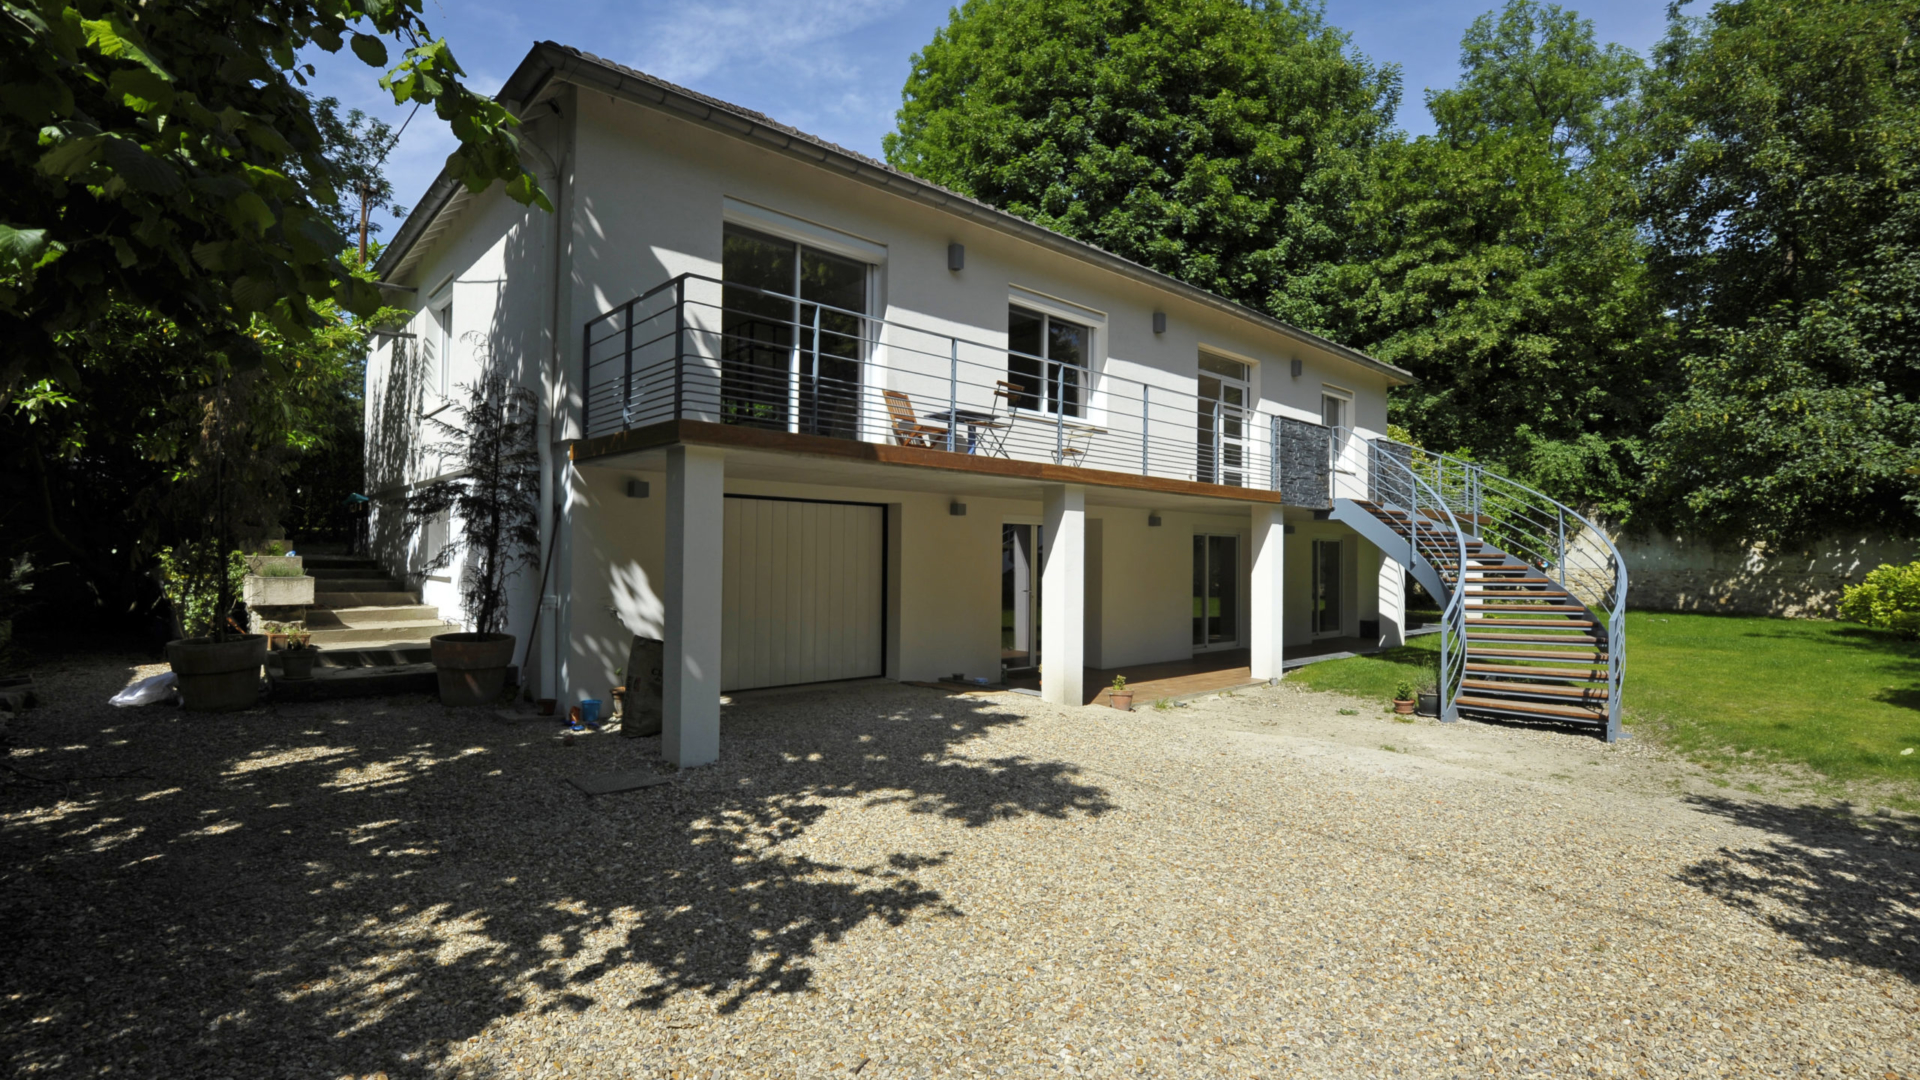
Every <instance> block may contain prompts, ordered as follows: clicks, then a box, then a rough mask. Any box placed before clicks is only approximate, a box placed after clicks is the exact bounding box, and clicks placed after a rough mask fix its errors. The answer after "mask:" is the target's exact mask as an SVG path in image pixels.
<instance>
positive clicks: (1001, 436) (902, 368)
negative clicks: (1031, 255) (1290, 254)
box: [582, 274, 1349, 508]
mask: <svg viewBox="0 0 1920 1080" xmlns="http://www.w3.org/2000/svg"><path fill="white" fill-rule="evenodd" d="M1106 366H1107V367H1109V368H1111V367H1116V366H1122V365H1120V364H1118V363H1117V362H1109V363H1108V365H1106ZM1125 366H1128V367H1131V366H1132V365H1125ZM1138 370H1139V373H1140V374H1141V375H1143V376H1145V377H1146V379H1148V380H1152V381H1143V380H1142V379H1139V378H1129V377H1126V376H1122V375H1120V374H1117V373H1116V372H1114V371H1110V370H1100V369H1094V368H1088V367H1085V366H1081V365H1078V364H1074V363H1067V362H1062V361H1060V360H1058V359H1050V358H1048V357H1046V356H1040V355H1036V354H1033V353H1028V352H1021V351H1016V350H1009V349H1008V348H1007V347H1006V345H1005V344H1004V343H990V342H983V341H978V340H973V339H969V338H966V337H962V336H958V335H955V334H952V333H946V332H942V331H940V330H936V329H929V328H926V327H919V326H913V325H909V324H906V323H901V322H896V321H893V320H889V319H881V318H877V317H874V316H871V315H866V314H863V313H861V312H857V311H849V310H845V309H842V308H836V307H832V306H829V305H826V304H820V303H814V302H812V301H808V300H804V299H802V298H799V297H794V296H788V295H783V294H779V293H773V292H768V291H766V290H764V289H759V288H754V287H751V286H745V285H739V284H735V283H731V282H722V281H719V280H717V279H714V278H710V277H704V276H701V275H697V274H684V275H681V276H680V277H676V278H673V279H671V280H669V281H666V282H663V283H662V284H660V285H658V286H656V287H654V288H652V289H650V290H648V291H647V292H646V293H644V294H642V295H640V296H638V297H636V298H634V299H633V300H630V301H628V302H627V303H625V304H622V305H620V306H619V307H617V308H615V309H613V310H612V311H609V312H607V313H606V314H604V315H601V316H599V317H598V318H595V319H593V320H592V321H590V322H588V323H587V324H586V327H585V333H584V353H583V371H582V376H583V378H582V386H583V387H584V395H585V433H586V436H587V438H588V439H589V440H594V439H601V438H604V437H607V436H614V435H618V434H620V433H622V432H630V431H637V430H643V429H647V428H650V427H653V426H655V425H660V424H665V423H669V422H673V421H683V422H684V421H693V422H700V423H708V424H723V425H732V426H737V427H742V428H749V429H757V430H759V431H763V432H767V433H769V434H780V435H788V436H800V437H810V438H821V439H831V440H847V441H854V442H862V443H870V444H878V445H884V446H896V447H911V448H915V449H917V450H921V451H926V452H928V453H929V454H938V455H946V454H952V455H964V456H965V457H966V458H967V459H968V460H966V461H960V460H957V459H956V460H954V461H953V462H952V466H953V467H961V468H964V467H967V466H968V465H979V466H982V467H988V466H991V465H992V464H993V463H995V462H998V461H1004V462H1025V463H1030V464H1037V465H1046V466H1053V467H1056V468H1059V469H1072V470H1079V471H1084V472H1085V474H1086V482H1087V483H1089V484H1100V483H1103V482H1105V481H1103V479H1102V476H1101V474H1107V476H1108V478H1109V479H1112V478H1113V477H1114V476H1115V474H1117V475H1118V476H1123V477H1145V478H1151V479H1158V480H1166V481H1178V482H1184V483H1188V484H1198V485H1207V486H1211V487H1215V488H1220V489H1233V488H1239V489H1258V490H1262V491H1266V492H1277V493H1279V495H1280V501H1281V502H1283V503H1284V504H1286V505H1290V506H1302V507H1314V508H1325V507H1328V506H1330V505H1331V485H1332V481H1333V479H1334V477H1335V476H1336V474H1337V472H1338V471H1339V470H1337V469H1335V468H1334V459H1335V456H1336V455H1340V456H1341V457H1342V458H1344V456H1346V455H1345V449H1346V448H1345V444H1346V443H1347V442H1348V441H1349V440H1345V439H1338V440H1337V439H1336V438H1335V437H1334V434H1333V432H1332V431H1331V430H1330V429H1328V428H1327V427H1325V426H1323V425H1320V424H1316V423H1312V422H1309V421H1304V420H1299V419H1295V418H1292V417H1286V416H1280V415H1277V414H1272V413H1263V412H1260V411H1259V410H1258V409H1257V408H1250V407H1248V406H1247V405H1245V404H1243V403H1240V402H1236V401H1230V400H1215V399H1210V398H1206V397H1202V396H1200V395H1199V394H1197V393H1195V392H1194V389H1193V387H1194V382H1193V380H1191V379H1184V380H1183V379H1181V378H1180V377H1179V376H1176V375H1173V374H1171V373H1164V372H1156V371H1153V370H1152V369H1149V368H1140V369H1138ZM921 460H925V461H929V462H931V461H934V460H936V459H932V458H922V459H921ZM1056 475H1058V474H1056ZM1216 494H1219V495H1230V494H1231V492H1230V491H1227V490H1221V491H1218V492H1216Z"/></svg>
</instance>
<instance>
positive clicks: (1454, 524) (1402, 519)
mask: <svg viewBox="0 0 1920 1080" xmlns="http://www.w3.org/2000/svg"><path fill="white" fill-rule="evenodd" d="M1333 444H1334V447H1335V451H1334V454H1335V474H1336V476H1338V474H1339V472H1340V471H1341V470H1340V467H1341V465H1343V464H1346V463H1347V462H1348V460H1349V459H1350V458H1351V457H1352V456H1353V455H1352V454H1351V453H1350V451H1349V452H1345V453H1343V450H1346V449H1347V448H1350V447H1352V445H1353V440H1352V438H1351V433H1350V432H1347V431H1346V430H1345V429H1341V430H1340V431H1337V432H1336V433H1335V438H1334V440H1333ZM1365 456H1366V494H1367V501H1366V503H1365V504H1364V507H1365V509H1366V514H1365V517H1364V519H1363V520H1365V521H1366V522H1367V523H1368V525H1369V526H1370V527H1369V528H1367V529H1363V530H1362V531H1363V532H1366V533H1368V534H1369V536H1370V538H1371V539H1374V542H1375V544H1376V546H1379V547H1380V548H1381V550H1383V551H1386V552H1388V553H1389V554H1390V555H1391V556H1392V557H1393V558H1394V559H1396V560H1398V561H1399V562H1400V564H1401V565H1402V566H1405V567H1406V568H1407V569H1408V570H1409V571H1411V572H1412V573H1413V575H1414V577H1415V578H1416V579H1417V580H1419V581H1420V583H1421V584H1422V585H1423V586H1425V587H1426V589H1427V591H1428V592H1430V593H1432V594H1433V595H1434V596H1435V597H1436V598H1438V599H1439V600H1440V603H1441V605H1442V607H1441V614H1440V672H1439V677H1438V679H1437V680H1436V683H1437V686H1438V689H1439V692H1440V718H1441V719H1442V720H1444V721H1447V722H1452V721H1454V720H1456V719H1458V718H1459V698H1460V692H1461V689H1462V687H1463V684H1464V683H1465V680H1466V668H1467V636H1466V635H1467V609H1466V599H1467V593H1466V590H1464V589H1462V588H1459V587H1458V584H1457V583H1458V582H1459V580H1460V575H1461V574H1462V573H1464V572H1465V570H1466V568H1467V566H1468V561H1467V560H1468V555H1467V537H1466V532H1465V531H1464V530H1463V529H1462V528H1461V527H1460V523H1459V522H1458V521H1457V520H1455V518H1454V515H1453V512H1452V510H1451V509H1450V508H1449V507H1448V506H1447V504H1446V500H1445V499H1444V498H1442V497H1441V495H1440V493H1439V492H1438V491H1436V490H1435V489H1434V487H1433V485H1432V483H1431V482H1430V480H1429V478H1428V477H1427V476H1426V475H1423V474H1422V472H1421V471H1420V470H1419V469H1417V468H1415V467H1414V465H1413V463H1412V462H1411V461H1409V460H1407V459H1405V458H1404V457H1401V456H1399V455H1395V454H1391V453H1382V452H1381V450H1380V448H1379V447H1377V446H1374V445H1372V444H1371V443H1368V444H1366V455H1365ZM1337 494H1338V492H1336V495H1337ZM1356 494H1357V492H1356ZM1336 516H1338V515H1337V514H1336Z"/></svg>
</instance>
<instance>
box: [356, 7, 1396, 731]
mask: <svg viewBox="0 0 1920 1080" xmlns="http://www.w3.org/2000/svg"><path fill="white" fill-rule="evenodd" d="M500 97H501V99H502V100H503V101H505V102H506V103H507V104H508V105H509V107H510V108H512V109H513V111H514V112H515V113H516V114H517V115H519V116H520V117H521V118H522V120H523V123H524V127H523V129H522V134H523V138H524V141H525V145H526V151H527V163H528V166H529V168H530V169H531V170H533V171H534V172H535V173H536V174H537V175H538V177H539V179H540V182H541V184H542V185H543V186H544V187H545V189H546V191H547V192H548V193H549V194H550V196H551V197H552V199H553V202H554V205H555V212H554V213H551V214H549V213H546V212H544V211H541V210H538V209H529V208H526V207H522V206H520V205H518V204H516V203H514V202H512V201H511V200H509V199H507V198H506V197H505V196H504V195H503V194H501V193H500V191H499V189H498V188H497V187H496V188H494V189H492V190H489V191H487V192H485V193H482V194H480V195H477V196H475V195H470V194H468V193H467V192H466V191H465V190H464V189H463V188H461V187H460V186H459V185H458V184H457V183H455V182H454V181H452V180H451V179H449V178H446V177H443V178H442V179H441V181H440V182H439V183H437V184H436V185H435V186H434V187H433V188H432V190H430V191H429V192H428V193H427V194H426V196H425V197H424V198H422V199H421V200H420V202H419V205H418V206H417V207H416V208H415V209H414V211H413V213H412V214H411V216H410V217H409V218H408V219H407V221H406V222H405V224H404V226H403V227H402V228H401V229H400V230H399V232H398V233H397V235H396V236H395V237H394V240H393V242H392V243H391V244H390V245H389V246H388V247H387V248H386V249H385V251H384V252H383V254H382V256H381V259H380V262H379V264H378V272H379V275H380V277H381V279H382V280H383V281H385V282H387V283H389V285H390V287H391V291H390V293H389V296H390V298H391V299H392V300H393V301H395V302H399V303H408V302H411V303H412V304H413V305H414V306H415V307H416V310H417V314H416V315H415V317H414V319H413V321H412V323H411V324H410V325H409V326H408V327H406V328H405V329H406V333H405V334H404V335H402V336H399V337H396V338H390V339H387V340H386V341H384V342H383V343H382V344H381V345H380V346H379V347H378V348H377V349H376V351H375V352H374V354H373V356H372V357H371V359H370V362H369V365H368V373H367V423H368V447H369V450H368V479H367V483H368V485H369V488H368V490H369V492H370V493H371V494H372V495H373V496H374V497H375V499H376V520H375V527H374V534H375V539H376V548H375V550H376V553H377V554H379V555H380V556H381V557H382V558H383V559H384V560H385V561H386V562H387V563H388V564H389V566H390V568H392V569H395V570H397V571H402V572H404V571H406V570H408V569H409V568H410V567H413V566H417V565H418V561H419V559H420V556H421V554H422V552H423V551H424V550H425V549H426V548H427V547H429V546H431V545H432V544H433V543H435V542H437V536H435V535H429V534H434V533H437V532H438V531H439V530H440V529H444V528H446V527H447V526H446V525H444V524H436V525H435V526H433V527H431V528H429V529H426V530H423V531H422V534H420V535H416V533H415V531H414V530H412V529H411V528H410V527H409V526H408V524H407V522H406V521H405V518H404V515H403V514H402V513H400V511H399V508H398V502H397V501H396V500H397V498H398V497H399V496H402V495H404V494H405V493H406V492H407V491H408V490H411V489H412V488H414V487H416V486H418V485H419V484H421V483H422V482H425V481H428V480H431V479H433V478H434V476H435V475H437V474H438V472H439V470H440V468H441V466H440V463H439V459H438V458H436V457H434V456H433V455H431V454H430V453H427V452H426V449H425V444H424V441H423V437H422V432H421V424H422V421H421V417H422V415H423V414H426V413H431V412H433V411H434V410H435V409H436V408H439V407H440V406H441V405H442V404H443V403H444V402H445V401H446V399H447V398H448V396H449V395H454V394H457V393H458V392H459V387H460V386H461V385H462V384H464V383H468V382H471V381H472V380H473V379H474V378H475V377H476V376H478V375H479V374H480V373H481V372H482V371H483V370H488V369H491V370H494V371H498V372H501V373H504V374H505V375H507V376H508V377H509V378H511V379H513V380H515V381H517V382H518V383H520V384H521V385H524V386H525V387H527V388H529V389H530V390H532V391H533V392H534V393H536V394H537V395H538V397H539V400H540V401H541V402H542V405H543V408H544V411H545V414H544V416H543V419H542V450H543V452H544V454H545V459H544V460H545V475H544V480H543V490H542V492H541V499H542V518H541V521H542V530H541V531H542V535H543V538H544V540H543V548H542V550H541V551H540V552H538V553H537V560H536V568H535V570H534V571H532V572H530V573H526V574H523V575H522V576H521V577H520V578H519V579H517V580H516V583H515V585H516V593H515V596H514V598H513V603H512V614H511V627H510V629H511V630H512V631H513V632H514V633H516V634H518V635H520V637H521V641H522V644H523V654H524V657H525V659H524V666H523V681H526V680H530V681H531V682H532V683H533V684H534V686H535V687H536V688H537V694H538V696H542V697H557V698H560V699H562V700H563V701H572V700H578V699H581V698H585V697H596V696H603V695H604V692H605V691H606V689H607V688H608V687H609V686H611V685H613V684H614V683H617V682H619V681H620V678H619V676H618V675H617V674H616V669H618V668H619V667H620V666H621V665H622V664H624V663H625V661H626V657H627V652H628V647H629V642H630V640H631V638H632V636H633V635H636V634H638V635H643V636H647V637H653V638H659V639H661V640H662V641H663V642H664V643H665V655H666V664H665V698H666V700H665V708H666V729H665V734H664V751H665V753H666V755H667V756H668V758H669V759H671V760H675V761H677V762H679V763H680V764H683V765H692V764H699V763H701V762H704V761H710V760H712V759H713V758H714V757H715V755H716V754H717V753H718V746H719V717H720V699H721V695H722V694H723V693H726V692H730V691H736V690H746V689H750V688H756V687H771V686H786V685H794V684H803V683H815V682H828V681H836V680H847V679H856V678H870V677H885V678H888V679H900V680H927V679H935V678H948V677H951V676H952V675H955V674H959V675H962V676H964V677H967V678H969V679H977V678H985V679H987V680H989V681H993V682H998V681H1000V680H1001V679H1002V678H1003V677H1005V676H1007V675H1008V674H1009V673H1015V674H1018V673H1020V672H1023V671H1030V670H1031V669H1035V668H1037V669H1038V672H1039V677H1040V687H1041V692H1042V694H1043V696H1045V697H1046V698H1048V699H1050V700H1053V701H1057V702H1062V703H1069V704H1076V705H1077V704H1080V703H1081V702H1083V701H1084V700H1085V699H1086V694H1087V692H1088V689H1089V688H1088V687H1086V686H1085V685H1084V676H1083V672H1085V671H1087V670H1089V669H1124V668H1126V667H1127V666H1128V665H1139V664H1147V663H1153V662H1158V661H1168V660H1179V659H1185V658H1190V657H1193V656H1195V655H1196V654H1199V653H1202V652H1206V651H1209V650H1244V651H1245V653H1246V654H1247V655H1248V657H1249V660H1248V663H1249V665H1250V667H1251V669H1252V676H1253V677H1254V678H1272V677H1278V676H1279V675H1280V672H1281V663H1282V656H1283V653H1284V652H1285V651H1286V650H1288V649H1296V648H1301V647H1303V646H1307V645H1310V644H1311V643H1313V642H1314V641H1315V640H1316V639H1319V638H1325V637H1345V638H1360V637H1362V635H1363V633H1364V637H1365V639H1366V641H1367V642H1368V643H1369V644H1394V643H1397V642H1398V641H1399V639H1400V636H1401V633H1402V622H1403V619H1402V596H1403V576H1402V574H1403V571H1402V568H1401V566H1400V565H1399V563H1397V562H1395V561H1393V560H1392V559H1389V558H1386V557H1384V555H1383V552H1382V551H1381V549H1379V548H1377V547H1376V546H1375V545H1374V544H1373V543H1370V542H1369V541H1368V540H1367V539H1365V538H1363V537H1362V535H1360V534H1359V533H1357V532H1355V531H1354V530H1353V529H1351V528H1349V527H1348V526H1347V525H1345V524H1342V523H1340V522H1339V521H1335V520H1330V519H1329V517H1328V511H1329V508H1330V505H1331V499H1330V494H1329V492H1330V486H1331V485H1332V484H1333V483H1334V482H1335V481H1336V480H1337V474H1338V473H1339V472H1340V471H1341V470H1342V468H1343V461H1344V460H1345V457H1346V456H1347V455H1350V454H1352V453H1354V450H1353V447H1354V446H1355V445H1357V444H1359V443H1360V442H1361V441H1363V440H1365V439H1367V438H1368V437H1370V436H1372V435H1374V434H1382V433H1384V432H1385V429H1386V416H1387V392H1388V390H1389V389H1390V388H1392V387H1394V386H1397V385H1402V384H1405V383H1407V382H1409V381H1410V376H1409V375H1408V373H1407V372H1405V371H1403V370H1401V369H1398V368H1395V367H1392V366H1390V365H1388V364H1384V363H1381V362H1380V361H1377V360H1374V359H1372V358H1370V357H1368V356H1365V355H1363V354H1361V353H1359V352H1356V351H1354V350H1352V349H1348V348H1345V347H1343V346H1341V345H1339V344H1337V343H1335V342H1331V341H1327V340H1324V339H1322V338H1319V337H1316V336H1314V335H1313V334H1309V333H1305V332H1303V331H1300V330H1298V329H1295V328H1293V327H1291V326H1287V325H1285V324H1283V323H1280V322H1278V321H1275V320H1274V319H1272V318H1269V317H1267V316H1265V315H1263V314H1261V313H1259V312H1257V311H1253V310H1251V309H1248V308H1245V307H1242V306H1239V305H1237V304H1234V303H1231V302H1228V301H1226V300H1223V299H1221V298H1219V297H1217V296H1214V295H1212V294H1210V293H1207V292H1204V291H1201V290H1199V289H1196V288H1193V287H1191V286H1188V285H1185V284H1182V283H1181V282H1179V281H1176V280H1174V279H1173V278H1170V277H1167V276H1165V275H1162V274H1159V273H1157V272H1155V271H1153V270H1149V269H1147V268H1145V267H1142V266H1140V265H1138V264H1135V263H1133V262H1130V261H1128V260H1126V259H1123V258H1120V257H1118V256H1115V255H1112V254H1109V253H1107V252H1105V251H1102V250H1100V249H1098V248H1095V247H1092V246H1089V245H1087V244H1084V243H1081V242H1079V241H1077V240H1072V239H1069V238H1067V237H1064V236H1061V235H1059V234H1056V233H1053V232H1051V231H1048V230H1046V229H1043V228H1040V227H1038V226H1035V225H1033V224H1031V223H1029V222H1026V221H1024V220H1022V219H1020V218H1017V217H1014V216H1012V215H1009V214H1006V213H1003V212H1001V211H998V210H995V209H993V208H991V207H988V206H986V205H984V204H982V203H979V202H976V201H974V200H972V199H969V198H966V197H963V196H960V195H957V194H955V193H953V192H951V191H947V190H945V189H942V188H940V187H938V186H935V185H933V184H929V183H926V182H924V181H921V180H918V179H915V178H914V177H911V176H908V175H905V174H903V173H901V172H898V171H896V170H894V169H892V168H889V167H888V166H886V165H884V164H882V163H880V162H877V161H873V160H871V159H868V158H865V157H863V156H861V155H858V154H855V153H852V152H849V151H847V150H844V149H841V148H839V147H837V146H833V145H831V144H828V143H826V142H823V141H821V140H818V139H815V138H812V137H810V136H808V135H806V134H803V133H801V132H798V131H795V130H793V129H791V128H787V127H784V126H782V125H780V124H778V123H776V122H774V121H773V120H770V119H768V118H767V117H765V116H761V115H759V114H757V113H753V112H749V111H747V110H744V109H740V108H737V107H735V106H732V105H729V104H726V103H725V102H721V101H716V100H713V99H711V98H707V97H704V96H702V95H699V94H696V93H693V92H691V91H688V90H684V89H681V88H679V87H676V86H673V85H670V84H667V83H664V82H661V81H660V80H658V79H654V78H652V77H650V76H647V75H645V74H643V73H641V72H638V71H634V70H631V69H628V68H624V67H621V66H619V65H617V64H613V63H610V62H607V61H605V60H600V59H598V58H595V57H593V56H590V55H587V54H585V53H582V52H579V51H577V50H574V49H570V48H565V47H562V46H558V45H554V44H550V43H547V44H540V45H538V46H536V47H534V48H533V50H532V51H531V52H530V53H529V54H528V55H527V57H526V59H525V60H524V61H523V62H522V63H521V65H520V67H519V69H518V70H517V71H516V72H515V73H514V75H513V77H512V78H511V79H510V80H509V81H508V82H507V84H506V86H505V87H504V88H503V90H502V91H501V94H500ZM457 573H458V568H457V567H456V568H454V570H453V575H457ZM456 585H457V579H456V578H454V577H453V576H452V575H448V580H439V579H429V580H427V581H426V582H425V583H424V588H425V590H426V592H427V594H428V595H427V596H425V597H424V598H423V599H425V600H427V601H429V602H436V603H439V604H440V605H441V608H442V610H443V611H457V608H458V599H457V589H456ZM536 612H538V616H537V623H538V627H537V630H535V629H534V624H535V623H536ZM530 637H531V640H529V638H530Z"/></svg>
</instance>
